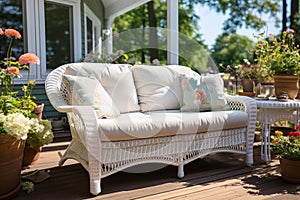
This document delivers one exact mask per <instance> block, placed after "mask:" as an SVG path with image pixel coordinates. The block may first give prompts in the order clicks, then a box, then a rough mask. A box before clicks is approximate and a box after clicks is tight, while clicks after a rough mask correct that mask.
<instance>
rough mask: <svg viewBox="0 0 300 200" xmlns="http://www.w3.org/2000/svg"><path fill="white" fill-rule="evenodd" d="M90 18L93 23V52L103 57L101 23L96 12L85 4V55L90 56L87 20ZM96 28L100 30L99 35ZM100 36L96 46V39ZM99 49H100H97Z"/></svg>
mask: <svg viewBox="0 0 300 200" xmlns="http://www.w3.org/2000/svg"><path fill="white" fill-rule="evenodd" d="M87 17H88V18H89V19H90V20H91V21H92V27H93V28H92V29H93V30H92V38H93V39H92V40H93V41H92V44H93V45H92V50H93V52H95V51H97V52H99V53H100V55H101V21H100V20H99V19H98V18H97V16H96V15H95V14H94V12H93V11H92V10H91V9H90V8H89V7H88V6H87V5H86V4H85V3H84V45H85V48H84V54H85V56H86V55H88V53H89V52H88V42H87V20H86V18H87ZM95 28H96V29H97V30H98V33H95ZM97 36H98V41H97V43H98V44H96V38H97ZM96 47H98V48H96Z"/></svg>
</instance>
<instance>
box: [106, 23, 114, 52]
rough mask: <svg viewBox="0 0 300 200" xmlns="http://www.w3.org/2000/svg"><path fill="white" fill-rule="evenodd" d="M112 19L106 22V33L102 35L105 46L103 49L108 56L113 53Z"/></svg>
mask: <svg viewBox="0 0 300 200" xmlns="http://www.w3.org/2000/svg"><path fill="white" fill-rule="evenodd" d="M113 21H114V19H112V18H109V19H108V20H107V21H106V29H105V30H106V31H105V32H106V33H104V35H105V38H106V39H105V41H104V45H105V48H106V52H105V53H107V54H108V55H110V54H112V53H113V37H112V35H113V33H112V23H113Z"/></svg>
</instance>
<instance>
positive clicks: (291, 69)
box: [254, 29, 300, 99]
mask: <svg viewBox="0 0 300 200" xmlns="http://www.w3.org/2000/svg"><path fill="white" fill-rule="evenodd" d="M294 33H295V32H294V30H292V29H289V30H287V31H284V32H282V34H281V36H277V37H276V36H273V35H268V36H267V37H266V38H263V34H260V35H259V36H258V37H257V38H258V39H259V40H258V42H257V43H256V49H255V51H254V57H255V60H254V61H255V62H256V63H257V64H258V65H259V66H260V67H261V70H262V76H266V77H268V78H273V79H274V86H275V94H276V96H280V94H281V93H283V92H284V93H287V94H288V96H289V98H291V99H295V97H296V96H297V94H298V90H299V84H298V82H299V76H298V74H299V73H300V49H299V46H298V45H296V44H295V36H294Z"/></svg>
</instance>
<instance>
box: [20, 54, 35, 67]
mask: <svg viewBox="0 0 300 200" xmlns="http://www.w3.org/2000/svg"><path fill="white" fill-rule="evenodd" d="M19 63H20V65H25V64H29V63H34V64H40V59H39V58H38V57H37V56H36V55H35V54H33V53H25V54H23V55H21V56H20V57H19Z"/></svg>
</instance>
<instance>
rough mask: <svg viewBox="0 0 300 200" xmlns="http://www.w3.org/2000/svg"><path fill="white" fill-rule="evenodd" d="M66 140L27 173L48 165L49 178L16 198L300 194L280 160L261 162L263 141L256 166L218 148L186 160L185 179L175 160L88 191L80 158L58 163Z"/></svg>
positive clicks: (106, 180) (284, 196) (152, 199)
mask: <svg viewBox="0 0 300 200" xmlns="http://www.w3.org/2000/svg"><path fill="white" fill-rule="evenodd" d="M67 145H68V142H57V143H53V144H51V145H47V146H46V147H44V148H43V152H42V154H41V157H40V158H39V160H38V162H37V163H36V164H34V165H32V166H30V167H29V168H27V169H24V170H23V171H22V173H23V174H25V173H28V172H31V171H34V170H36V169H38V170H45V171H47V172H48V173H49V174H50V178H49V179H47V180H45V181H43V182H41V183H38V184H35V189H34V191H33V192H32V193H30V194H27V193H26V192H25V191H21V192H19V194H18V196H17V197H16V198H15V199H19V200H21V199H26V200H27V199H33V200H36V199H37V200H39V199H43V200H47V199H51V200H52V199H55V200H59V199H63V200H68V199H72V200H73V199H110V200H116V199H118V200H126V199H143V200H160V199H172V200H173V199H176V200H179V199H188V200H193V199H195V200H200V199H205V200H207V199H208V200H209V199H213V200H219V199H224V200H226V199H228V200H229V199H230V200H232V199H234V200H236V199H243V200H244V199H251V200H252V199H275V200H276V199H289V200H293V199H295V200H296V199H298V200H299V199H300V185H297V184H289V183H286V182H284V181H283V180H282V179H281V176H280V173H279V169H278V160H276V159H273V161H272V162H271V163H269V164H264V163H261V162H260V157H259V153H260V146H259V145H256V146H255V164H254V166H252V167H248V166H246V165H245V164H244V160H243V159H244V156H243V155H237V154H231V153H219V154H215V155H210V156H208V157H206V158H204V159H198V160H196V161H194V162H192V163H190V164H188V165H186V166H185V173H186V175H185V177H184V178H183V179H178V178H177V176H176V174H177V168H176V167H173V166H166V167H163V168H161V169H160V170H157V171H153V172H148V173H126V172H119V173H117V174H114V175H112V176H109V177H107V178H104V179H103V180H102V193H101V194H100V195H99V196H96V197H95V196H92V195H91V194H90V193H89V179H88V174H87V172H86V171H85V170H84V168H83V167H82V166H81V165H80V164H78V163H77V162H76V161H71V160H70V161H67V162H66V164H65V165H64V166H63V167H58V166H57V162H58V160H59V156H58V154H57V152H58V151H61V152H63V151H64V149H65V148H66V146H67ZM140 167H149V166H140ZM151 167H153V166H151Z"/></svg>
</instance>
